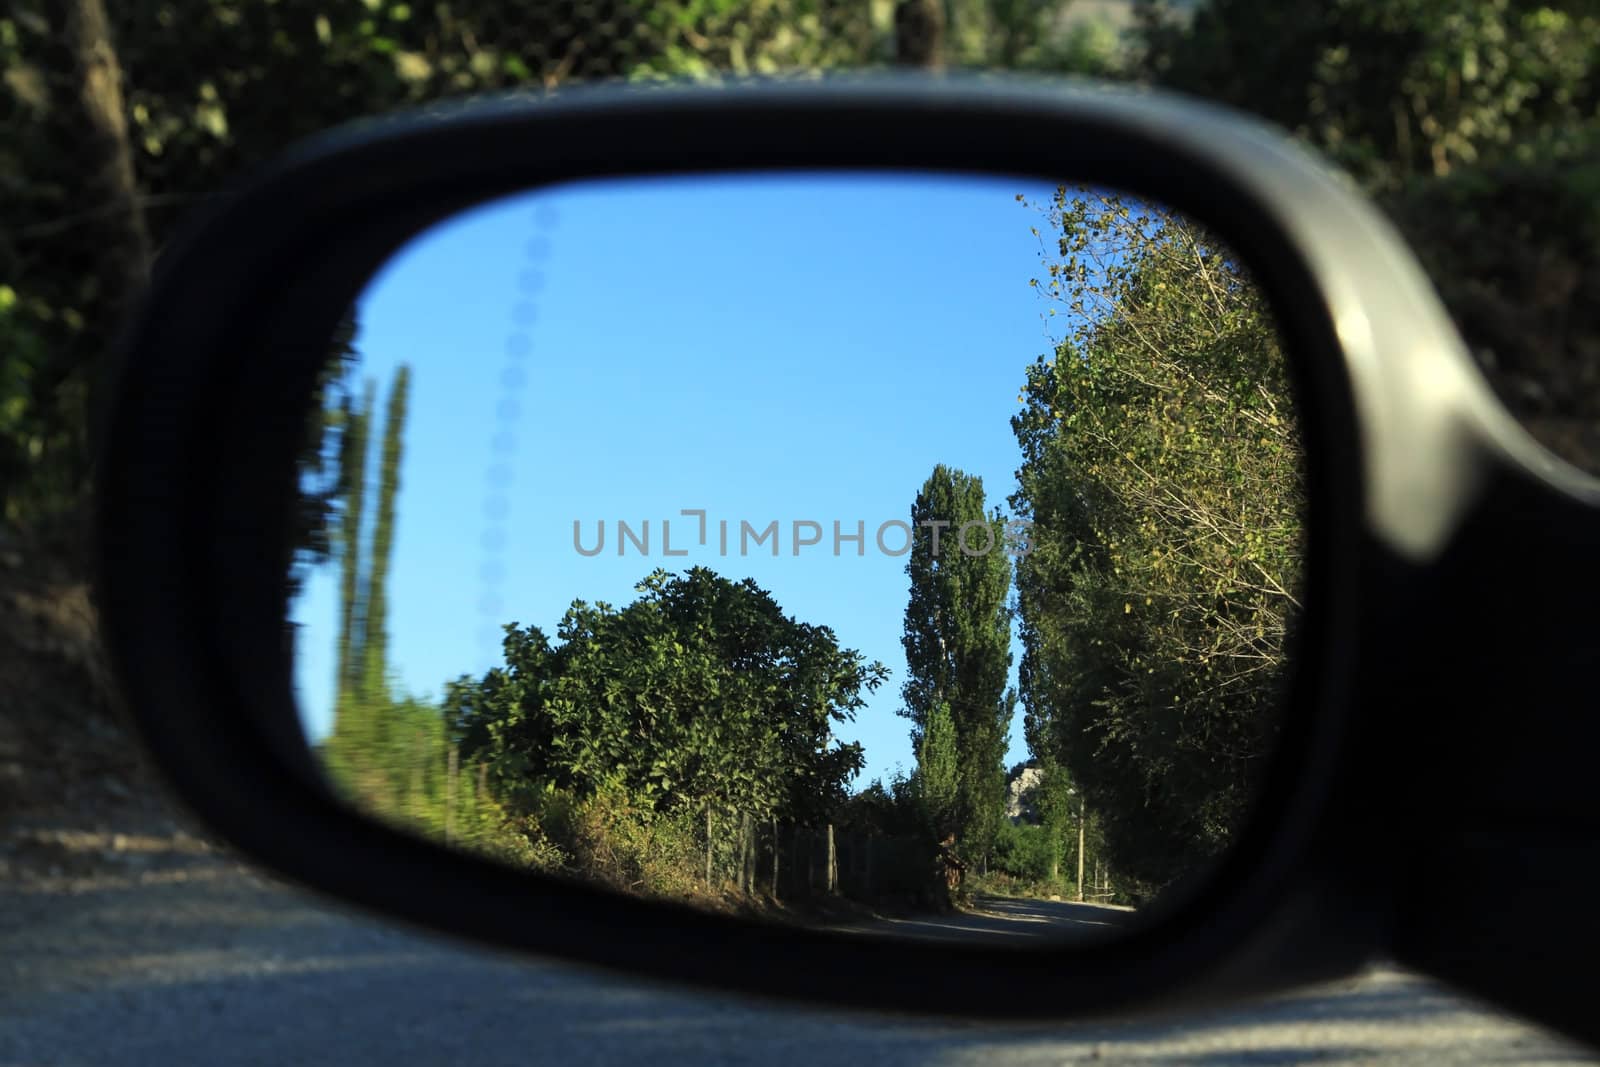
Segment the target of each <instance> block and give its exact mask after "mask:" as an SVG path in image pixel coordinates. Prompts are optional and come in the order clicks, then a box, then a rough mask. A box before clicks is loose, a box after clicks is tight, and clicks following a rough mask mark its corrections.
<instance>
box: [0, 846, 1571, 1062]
mask: <svg viewBox="0 0 1600 1067" xmlns="http://www.w3.org/2000/svg"><path fill="white" fill-rule="evenodd" d="M119 854H122V855H123V859H122V861H121V863H120V866H119V867H118V869H115V870H112V871H109V872H104V871H102V872H92V873H80V874H77V875H74V874H71V873H70V872H67V873H63V874H62V875H61V876H60V877H51V878H45V879H43V880H34V881H30V882H26V883H24V882H20V881H12V882H9V883H3V884H0V1067H23V1065H27V1067H40V1065H50V1067H79V1065H82V1067H87V1065H91V1064H119V1065H126V1067H147V1065H148V1067H156V1065H161V1067H168V1065H171V1064H186V1063H195V1064H207V1065H212V1064H218V1065H230V1064H240V1065H242V1064H262V1065H267V1064H271V1065H273V1067H277V1065H280V1064H303V1065H319V1064H329V1065H333V1064H338V1065H341V1067H344V1065H356V1067H360V1065H365V1064H373V1065H376V1064H384V1065H387V1064H390V1063H401V1064H406V1065H407V1067H418V1065H424V1064H465V1065H470V1067H492V1065H500V1064H518V1065H522V1064H530V1063H533V1064H541V1063H551V1064H569V1063H570V1064H578V1065H582V1064H594V1063H618V1062H643V1063H651V1064H658V1063H659V1064H664V1065H669V1067H670V1065H678V1064H776V1065H780V1067H781V1065H785V1064H796V1065H799V1064H805V1065H807V1067H810V1065H813V1064H848V1063H855V1062H863V1063H871V1064H872V1065H873V1067H895V1065H900V1064H938V1065H958V1064H980V1063H981V1064H994V1065H998V1067H1022V1065H1036V1064H1037V1065H1046V1064H1048V1065H1050V1067H1059V1065H1063V1064H1073V1063H1088V1062H1094V1063H1097V1064H1105V1063H1126V1064H1134V1063H1138V1064H1180V1063H1181V1064H1206V1065H1209V1064H1233V1063H1248V1064H1303V1063H1309V1062H1316V1063H1321V1064H1357V1063H1359V1064H1384V1065H1397V1064H1407V1065H1421V1064H1429V1065H1434V1064H1468V1063H1472V1064H1493V1063H1503V1064H1512V1063H1515V1064H1561V1063H1594V1062H1600V1061H1597V1060H1596V1059H1595V1058H1594V1057H1592V1056H1590V1055H1588V1054H1586V1053H1584V1052H1581V1051H1579V1050H1577V1049H1575V1048H1573V1047H1571V1046H1570V1045H1567V1044H1564V1043H1563V1042H1561V1041H1559V1040H1557V1039H1555V1038H1553V1037H1551V1036H1550V1035H1548V1034H1546V1033H1544V1032H1541V1031H1539V1030H1536V1029H1533V1028H1530V1027H1528V1026H1526V1025H1523V1024H1521V1023H1519V1022H1517V1021H1514V1020H1511V1019H1508V1018H1505V1017H1503V1016H1500V1015H1498V1014H1495V1013H1493V1012H1490V1011H1486V1010H1484V1009H1482V1008H1480V1007H1478V1006H1475V1005H1473V1004H1471V1003H1469V1002H1466V1001H1463V1000H1460V999H1457V998H1455V997H1452V996H1450V995H1448V994H1447V993H1445V992H1443V991H1441V990H1440V989H1438V988H1437V987H1434V986H1432V985H1430V984H1427V983H1425V982H1421V981H1419V980H1416V979H1413V978H1409V977H1407V976H1404V975H1401V974H1398V973H1396V972H1394V971H1393V970H1391V969H1387V968H1380V969H1377V970H1375V971H1374V972H1373V973H1372V974H1369V975H1367V976H1365V977H1363V978H1360V979H1358V980H1353V981H1350V982H1345V983H1341V984H1339V985H1336V986H1333V987H1327V988H1321V989H1317V990H1314V991H1310V992H1304V993H1300V994H1296V995H1292V996H1288V997H1280V998H1277V999H1275V1000H1269V1001H1262V1002H1259V1003H1255V1004H1250V1005H1246V1006H1242V1007H1240V1008H1237V1009H1234V1010H1231V1011H1228V1012H1225V1013H1220V1014H1212V1015H1205V1016H1199V1017H1192V1018H1177V1019H1146V1020H1139V1021H1128V1022H1120V1023H1105V1024H1075V1025H1069V1026H1054V1027H1018V1026H1009V1027H997V1028H991V1027H983V1026H974V1025H960V1024H950V1023H928V1022H916V1021H907V1020H904V1019H893V1020H890V1019H880V1018H873V1017H868V1016H861V1015H850V1014H817V1013H807V1012H802V1011H796V1010H791V1009H782V1008H775V1007H772V1006H771V1005H767V1004H759V1003H752V1002H749V1001H744V1000H740V999H737V998H734V997H728V996H708V995H703V994H695V993H687V992H683V991H677V990H669V989H663V988H656V987H652V986H648V985H644V984H640V983H638V982H633V981H626V980H620V979H617V978H614V977H610V976H605V975H599V974H595V973H590V972H584V971H579V970H576V969H574V968H571V967H567V966H560V965H554V964H549V963H542V962H532V963H529V962H525V961H521V960H516V959H511V958H507V957H503V956H500V955H497V954H494V953H488V952H482V951H478V950H474V949H468V948H463V947H460V946H458V945H455V944H451V943H448V942H445V941H441V940H439V939H436V938H432V937H427V936H419V935H416V934H413V933H409V932H405V931H402V930H400V929H397V928H395V927H393V926H390V925H387V924H385V923H382V922H379V921H376V920H373V919H370V918H366V917H363V916H357V915H354V914H351V913H348V912H346V911H344V910H343V909H340V908H337V907H333V906H330V905H327V904H325V903H322V902H319V901H317V900H315V899H313V898H311V897H309V896H307V895H305V894H303V893H300V892H298V891H295V890H290V889H286V888H284V887H282V886H280V885H277V884H275V883H273V882H270V881H268V880H266V879H263V878H261V877H259V876H257V875H255V874H253V873H252V872H250V871H249V870H248V869H246V868H244V867H242V866H240V865H238V864H236V863H233V862H231V861H229V860H227V859H225V858H223V857H220V856H214V855H203V854H196V855H183V856H176V855H173V854H160V853H156V852H154V851H149V852H141V851H140V850H139V848H138V847H136V845H131V844H130V845H127V846H126V847H124V848H119ZM983 911H984V912H985V914H982V915H976V916H954V917H951V918H949V919H944V920H935V921H931V922H930V921H922V922H923V923H924V925H923V926H922V928H921V929H920V930H919V931H917V932H918V933H919V934H921V935H923V936H953V937H971V936H1031V935H1032V933H1033V932H1036V931H1047V930H1050V929H1051V928H1052V927H1055V926H1059V925H1060V924H1062V923H1071V922H1079V921H1098V917H1097V916H1096V915H1094V914H1092V913H1090V912H1084V911H1082V910H1080V909H1079V908H1077V907H1075V906H1071V905H1068V906H1064V907H1049V906H1041V905H1036V904H1025V903H1008V902H1003V901H991V902H987V904H986V906H985V907H984V908H983ZM963 927H969V928H975V929H976V932H974V929H965V930H963ZM1018 929H1027V930H1028V931H1029V933H1028V934H1019V933H1016V932H1015V931H1016V930H1018ZM900 932H906V931H904V930H901V931H900Z"/></svg>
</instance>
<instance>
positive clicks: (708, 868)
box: [706, 800, 711, 889]
mask: <svg viewBox="0 0 1600 1067" xmlns="http://www.w3.org/2000/svg"><path fill="white" fill-rule="evenodd" d="M706 888H707V889H710V888H711V801H709V800H708V801H706Z"/></svg>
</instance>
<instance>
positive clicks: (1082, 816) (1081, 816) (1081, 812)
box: [1078, 797, 1089, 903]
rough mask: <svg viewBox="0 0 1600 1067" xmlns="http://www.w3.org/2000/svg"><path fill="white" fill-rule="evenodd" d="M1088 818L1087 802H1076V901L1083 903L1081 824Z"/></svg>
mask: <svg viewBox="0 0 1600 1067" xmlns="http://www.w3.org/2000/svg"><path fill="white" fill-rule="evenodd" d="M1088 818H1089V802H1088V800H1087V799H1084V798H1081V797H1080V798H1079V800H1078V900H1079V902H1080V903H1081V902H1082V901H1083V824H1084V823H1085V822H1086V821H1088Z"/></svg>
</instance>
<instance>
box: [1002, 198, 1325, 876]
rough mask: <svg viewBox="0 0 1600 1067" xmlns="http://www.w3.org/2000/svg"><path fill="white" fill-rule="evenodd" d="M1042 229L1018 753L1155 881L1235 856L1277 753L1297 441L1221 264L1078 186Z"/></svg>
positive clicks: (1251, 305)
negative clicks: (1052, 346) (1058, 330)
mask: <svg viewBox="0 0 1600 1067" xmlns="http://www.w3.org/2000/svg"><path fill="white" fill-rule="evenodd" d="M1019 199H1020V198H1019ZM1044 214H1045V217H1046V221H1047V229H1048V230H1049V231H1051V233H1052V235H1053V236H1054V237H1055V240H1054V242H1053V244H1054V245H1055V249H1054V251H1055V255H1050V256H1047V259H1046V262H1047V265H1048V276H1047V278H1046V279H1044V280H1043V281H1042V283H1041V282H1039V281H1036V282H1035V284H1036V285H1037V286H1038V287H1039V288H1040V289H1041V291H1042V292H1043V293H1044V295H1045V296H1046V297H1047V298H1048V300H1049V301H1050V302H1051V304H1052V311H1054V310H1058V309H1059V310H1061V311H1063V312H1064V313H1065V314H1064V316H1063V317H1064V318H1065V320H1066V321H1067V322H1068V324H1069V329H1070V334H1069V336H1067V337H1066V338H1065V339H1064V340H1063V341H1062V342H1061V344H1060V345H1059V347H1058V348H1057V350H1056V352H1055V354H1054V356H1053V357H1051V358H1049V359H1040V360H1038V361H1037V362H1036V363H1035V364H1033V365H1032V366H1031V367H1029V369H1028V372H1027V380H1026V384H1025V386H1024V389H1023V396H1022V400H1023V408H1022V411H1021V412H1020V413H1019V414H1018V415H1017V416H1016V417H1015V418H1014V419H1013V423H1012V424H1013V428H1014V429H1015V431H1016V434H1017V438H1018V441H1019V443H1020V444H1021V446H1022V453H1023V466H1022V468H1021V470H1020V471H1019V472H1018V474H1019V485H1020V489H1019V491H1018V493H1017V494H1016V495H1015V496H1014V497H1013V498H1012V504H1013V506H1014V507H1015V508H1016V509H1017V511H1018V512H1019V514H1022V515H1025V516H1027V517H1029V518H1031V519H1032V520H1033V522H1034V525H1033V527H1032V530H1031V538H1030V551H1029V553H1028V554H1027V555H1026V556H1024V557H1022V558H1021V559H1020V560H1019V562H1018V568H1017V586H1018V595H1019V607H1020V610H1021V613H1022V618H1023V626H1022V636H1023V644H1024V662H1023V670H1022V679H1023V700H1024V702H1025V705H1026V708H1027V724H1028V730H1029V741H1030V744H1032V745H1034V746H1035V751H1036V752H1039V753H1042V754H1044V755H1046V756H1053V757H1054V758H1055V759H1057V760H1058V761H1059V762H1060V764H1061V765H1062V766H1063V767H1065V768H1066V770H1067V772H1068V773H1069V774H1070V776H1071V778H1072V780H1073V782H1074V783H1075V784H1076V785H1077V786H1078V787H1079V788H1081V789H1082V790H1083V791H1084V792H1085V794H1086V795H1087V798H1088V804H1089V807H1090V809H1092V810H1093V811H1094V812H1095V813H1096V817H1097V818H1098V819H1100V820H1101V821H1102V823H1103V826H1104V829H1105V833H1106V839H1107V847H1108V848H1109V850H1110V852H1111V856H1110V859H1111V861H1112V863H1113V865H1114V866H1115V867H1117V868H1118V869H1120V870H1121V871H1123V872H1125V873H1126V874H1127V875H1128V876H1130V877H1131V878H1133V879H1134V880H1136V881H1139V882H1142V883H1147V884H1149V885H1152V886H1159V885H1161V884H1165V883H1166V882H1168V881H1170V880H1171V879H1173V878H1175V877H1177V876H1178V875H1179V874H1180V873H1182V872H1183V871H1185V870H1188V869H1190V868H1192V867H1194V866H1196V865H1197V864H1200V863H1202V862H1204V861H1205V860H1206V859H1208V858H1209V857H1212V856H1215V855H1216V854H1217V853H1219V852H1220V851H1221V849H1222V848H1224V847H1225V846H1226V844H1227V842H1228V841H1229V840H1230V838H1231V836H1232V834H1233V833H1234V832H1235V831H1236V829H1237V828H1238V826H1239V825H1240V822H1241V819H1242V818H1243V816H1244V814H1245V812H1246V811H1247V809H1248V806H1249V803H1250V801H1251V799H1252V796H1253V793H1254V787H1255V783H1256V782H1257V781H1258V779H1259V774H1260V771H1261V768H1262V765H1263V763H1264V762H1265V759H1266V758H1267V756H1268V755H1269V753H1270V751H1271V748H1272V743H1273V741H1274V738H1275V737H1276V733H1277V729H1278V725H1279V722H1278V718H1279V716H1278V713H1279V708H1280V701H1281V692H1280V687H1281V683H1282V680H1283V675H1284V670H1285V667H1286V656H1287V651H1286V644H1287V640H1288V635H1289V632H1290V629H1291V626H1292V624H1293V622H1294V619H1295V617H1296V615H1297V612H1298V609H1299V602H1298V600H1297V591H1298V588H1299V582H1300V574H1301V569H1302V553H1303V538H1302V521H1303V502H1304V485H1303V480H1302V470H1301V466H1302V465H1301V448H1300V444H1299V439H1298V436H1297V433H1296V430H1295V420H1294V418H1293V413H1292V411H1291V408H1290V403H1289V394H1288V383H1287V378H1286V373H1287V371H1286V365H1285V361H1284V358H1283V353H1282V351H1281V350H1280V348H1279V345H1278V335H1277V332H1276V330H1275V328H1274V326H1273V323H1272V319H1271V316H1270V314H1269V313H1268V311H1267V308H1266V306H1265V303H1264V301H1263V298H1262V297H1261V295H1260V292H1259V290H1257V289H1256V287H1255V286H1254V285H1253V284H1252V283H1251V281H1250V279H1249V277H1248V276H1247V275H1246V274H1245V273H1244V271H1243V269H1242V267H1241V266H1240V265H1239V264H1238V263H1237V261H1235V260H1234V259H1232V258H1231V257H1230V256H1229V255H1228V254H1227V251H1226V249H1225V248H1223V247H1222V246H1220V245H1219V244H1218V243H1217V242H1216V241H1215V240H1214V239H1213V238H1212V237H1211V236H1210V235H1209V234H1207V233H1205V232H1204V231H1203V230H1201V229H1199V228H1198V227H1196V226H1195V225H1194V224H1193V223H1192V222H1190V221H1189V220H1187V219H1184V218H1182V217H1179V216H1175V215H1172V214H1170V213H1166V212H1163V211H1161V210H1158V209H1155V208H1152V207H1149V206H1148V205H1139V204H1133V203H1127V202H1124V201H1123V200H1121V199H1119V198H1117V197H1115V196H1110V195H1106V194H1104V193H1098V192H1094V191H1090V190H1082V189H1079V190H1071V189H1067V188H1062V189H1060V190H1058V192H1057V193H1056V195H1055V197H1054V198H1053V200H1052V202H1051V203H1050V204H1049V205H1048V206H1047V207H1046V208H1045V209H1044Z"/></svg>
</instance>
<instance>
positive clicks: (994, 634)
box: [900, 464, 1016, 857]
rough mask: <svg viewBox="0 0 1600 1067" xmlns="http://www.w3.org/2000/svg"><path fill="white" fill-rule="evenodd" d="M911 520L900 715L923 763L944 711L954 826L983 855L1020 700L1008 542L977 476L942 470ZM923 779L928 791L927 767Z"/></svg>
mask: <svg viewBox="0 0 1600 1067" xmlns="http://www.w3.org/2000/svg"><path fill="white" fill-rule="evenodd" d="M911 523H912V527H913V529H914V530H916V531H917V536H916V537H914V538H913V541H912V548H911V553H910V556H909V558H908V560H907V562H906V574H907V576H908V577H909V578H910V580H911V591H910V596H909V599H908V602H907V605H906V612H905V633H904V636H903V637H902V644H903V645H904V647H905V652H906V682H905V685H904V686H903V687H902V690H901V696H902V698H903V699H904V701H905V705H904V707H903V708H902V709H901V711H900V714H901V715H903V716H905V717H906V718H908V719H910V720H911V722H912V731H911V740H912V745H913V747H914V748H915V750H916V751H917V753H918V757H919V761H920V760H921V759H922V756H923V753H924V750H925V749H926V748H927V740H928V731H929V728H930V725H931V723H932V721H933V715H934V713H935V710H936V709H943V712H944V713H945V714H948V716H949V718H950V722H951V725H952V727H953V734H954V751H955V761H956V765H957V779H958V781H957V789H956V796H955V799H954V801H953V803H954V810H953V813H952V818H953V820H954V824H953V827H952V828H953V829H955V830H956V833H957V836H958V839H959V840H960V841H961V842H962V844H963V845H964V846H965V847H966V848H968V849H969V851H970V853H971V854H972V855H973V856H975V857H981V856H982V855H983V854H984V853H985V852H987V850H988V848H989V846H990V844H991V843H992V840H993V836H994V833H995V831H996V829H997V827H998V825H999V820H1000V817H1001V808H1002V806H1003V804H1004V794H1005V765H1004V760H1005V751H1006V745H1007V736H1008V729H1009V727H1010V722H1011V714H1012V709H1013V708H1014V707H1015V703H1016V696H1015V694H1014V693H1011V692H1009V691H1008V690H1007V689H1006V678H1007V675H1008V674H1009V672H1010V669H1011V610H1010V607H1009V605H1008V604H1007V594H1008V592H1009V589H1010V583H1011V560H1010V556H1009V555H1008V549H1009V542H1008V539H1007V535H1006V529H1005V524H1004V520H1003V519H1002V518H1001V516H1000V513H999V511H998V510H996V511H995V513H994V514H992V515H990V514H986V512H985V504H984V495H983V480H982V479H981V478H978V477H976V476H974V475H969V474H965V473H963V472H962V471H959V470H955V469H953V468H950V467H946V466H944V465H943V464H939V465H938V466H936V467H935V468H934V470H933V473H932V474H931V475H930V476H929V477H928V480H927V481H926V482H924V483H923V486H922V489H921V491H920V492H919V493H918V494H917V497H916V500H915V501H914V503H913V504H912V508H911ZM936 750H937V749H936ZM941 755H942V751H941ZM919 766H921V764H920V763H919ZM923 780H924V785H925V786H932V785H934V783H933V782H932V781H930V779H929V775H928V774H927V773H926V771H925V772H924V775H923Z"/></svg>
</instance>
